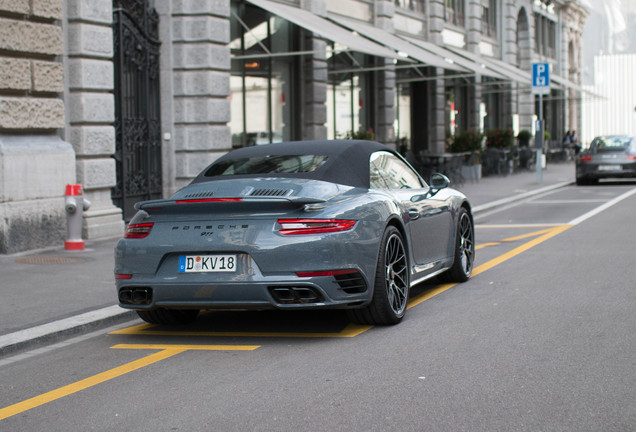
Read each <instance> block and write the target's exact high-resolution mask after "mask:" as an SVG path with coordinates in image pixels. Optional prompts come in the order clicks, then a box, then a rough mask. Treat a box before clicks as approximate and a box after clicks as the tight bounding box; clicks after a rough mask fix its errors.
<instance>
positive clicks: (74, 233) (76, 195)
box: [64, 184, 91, 250]
mask: <svg viewBox="0 0 636 432" xmlns="http://www.w3.org/2000/svg"><path fill="white" fill-rule="evenodd" d="M64 196H65V199H64V208H65V210H66V228H67V231H68V238H67V239H66V240H65V241H64V249H66V250H84V240H82V219H83V217H82V214H83V212H84V211H86V210H88V209H89V208H90V206H91V202H90V201H89V200H87V199H86V198H84V196H83V192H82V185H79V184H67V185H66V192H65V193H64Z"/></svg>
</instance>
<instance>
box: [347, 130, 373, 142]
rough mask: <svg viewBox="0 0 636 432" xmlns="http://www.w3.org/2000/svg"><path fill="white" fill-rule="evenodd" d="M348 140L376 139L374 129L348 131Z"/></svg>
mask: <svg viewBox="0 0 636 432" xmlns="http://www.w3.org/2000/svg"><path fill="white" fill-rule="evenodd" d="M344 139H347V140H367V141H374V140H375V133H374V132H373V129H369V130H360V131H357V132H352V131H349V132H347V134H346V135H345V138H344Z"/></svg>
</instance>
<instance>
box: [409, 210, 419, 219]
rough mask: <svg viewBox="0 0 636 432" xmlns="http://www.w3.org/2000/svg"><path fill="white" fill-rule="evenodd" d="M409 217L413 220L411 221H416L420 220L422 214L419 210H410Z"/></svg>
mask: <svg viewBox="0 0 636 432" xmlns="http://www.w3.org/2000/svg"><path fill="white" fill-rule="evenodd" d="M409 217H410V218H411V220H415V219H419V217H420V212H419V210H417V209H410V210H409Z"/></svg>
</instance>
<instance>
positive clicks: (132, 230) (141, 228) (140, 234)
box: [124, 222, 154, 239]
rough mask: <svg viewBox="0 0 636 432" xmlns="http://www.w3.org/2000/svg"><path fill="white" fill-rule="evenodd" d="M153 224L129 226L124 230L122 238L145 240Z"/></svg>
mask: <svg viewBox="0 0 636 432" xmlns="http://www.w3.org/2000/svg"><path fill="white" fill-rule="evenodd" d="M153 225H154V224H153V223H152V222H145V223H138V224H130V225H128V227H127V228H126V233H125V234H124V238H136V239H140V238H145V237H147V236H148V234H150V230H151V229H152V226H153Z"/></svg>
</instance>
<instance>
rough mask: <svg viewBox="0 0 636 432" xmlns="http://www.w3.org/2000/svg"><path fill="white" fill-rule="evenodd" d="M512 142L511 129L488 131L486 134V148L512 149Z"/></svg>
mask: <svg viewBox="0 0 636 432" xmlns="http://www.w3.org/2000/svg"><path fill="white" fill-rule="evenodd" d="M514 142H515V140H514V132H513V131H512V129H490V130H489V131H488V132H486V147H489V148H496V149H503V148H508V147H512V145H513V144H514Z"/></svg>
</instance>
